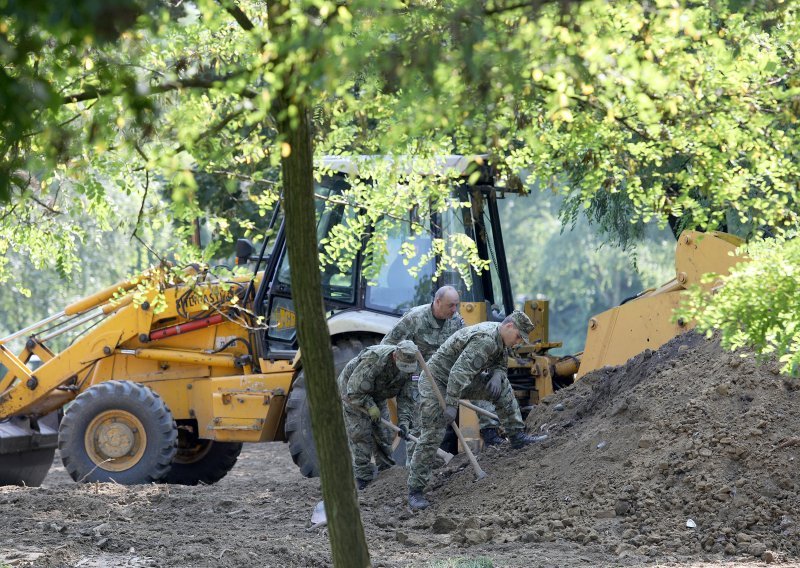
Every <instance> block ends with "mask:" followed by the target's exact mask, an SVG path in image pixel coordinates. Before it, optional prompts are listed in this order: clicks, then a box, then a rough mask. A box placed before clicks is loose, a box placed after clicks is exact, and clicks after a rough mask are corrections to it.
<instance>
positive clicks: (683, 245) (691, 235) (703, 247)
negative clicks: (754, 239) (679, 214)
mask: <svg viewBox="0 0 800 568" xmlns="http://www.w3.org/2000/svg"><path fill="white" fill-rule="evenodd" d="M743 243H744V241H742V240H741V239H738V238H737V237H734V236H733V235H727V234H723V233H716V232H711V233H699V232H697V231H684V232H683V233H681V236H680V237H679V238H678V246H677V248H676V250H675V272H676V274H677V279H678V282H680V283H681V284H682V285H683V286H684V287H689V286H690V285H692V284H700V279H701V277H702V276H703V274H706V273H709V272H713V273H715V274H728V273H729V272H730V269H731V268H732V267H733V266H734V265H736V264H737V263H739V262H742V261H745V260H747V259H746V257H744V256H736V255H734V252H735V251H736V248H737V247H738V246H740V245H742V244H743ZM711 285H712V284H706V285H705V286H706V287H709V286H711Z"/></svg>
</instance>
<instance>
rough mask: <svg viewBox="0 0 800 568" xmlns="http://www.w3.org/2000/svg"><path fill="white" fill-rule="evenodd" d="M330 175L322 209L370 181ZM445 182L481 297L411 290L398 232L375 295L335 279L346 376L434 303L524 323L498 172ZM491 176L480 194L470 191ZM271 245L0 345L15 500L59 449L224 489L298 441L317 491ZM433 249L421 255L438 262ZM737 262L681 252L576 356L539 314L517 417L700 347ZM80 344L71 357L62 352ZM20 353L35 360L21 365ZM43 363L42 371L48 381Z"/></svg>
mask: <svg viewBox="0 0 800 568" xmlns="http://www.w3.org/2000/svg"><path fill="white" fill-rule="evenodd" d="M324 167H325V169H326V171H328V172H331V173H330V175H326V176H324V177H323V178H322V180H321V181H320V182H319V184H318V187H317V188H316V191H317V193H318V194H321V195H323V197H331V196H335V195H336V194H340V193H341V192H342V191H344V190H345V189H346V188H347V187H348V184H347V180H348V178H349V177H352V176H357V175H358V171H357V164H354V163H353V162H349V161H346V160H341V159H336V160H330V161H328V162H327V163H326V164H324ZM441 167H442V168H444V169H446V170H448V171H451V172H452V171H456V172H458V173H459V174H461V175H462V176H463V177H461V178H460V179H459V180H456V181H454V187H453V192H454V194H455V195H456V197H458V199H459V200H460V201H462V202H469V203H470V204H471V207H468V208H461V209H456V210H453V211H450V212H447V213H443V214H440V215H437V217H436V218H435V219H434V220H433V222H432V224H431V234H432V235H433V236H434V237H442V236H444V234H445V233H464V234H466V235H467V236H469V237H471V238H473V239H475V241H476V243H477V245H478V251H479V254H480V255H481V257H482V258H484V259H487V260H491V261H492V262H491V268H490V269H489V270H487V271H484V272H483V273H482V274H475V275H474V277H473V278H472V282H471V283H470V284H469V285H467V284H466V283H465V282H464V281H463V280H462V279H460V278H459V277H457V276H456V275H453V274H450V273H445V274H444V275H443V276H442V277H441V278H439V279H438V280H437V281H434V280H433V279H432V275H433V274H434V271H435V265H434V261H431V263H430V265H429V266H426V267H423V269H422V271H421V273H420V274H419V275H418V276H417V277H411V276H410V275H409V274H408V272H407V271H406V270H405V267H404V266H403V263H402V258H400V256H399V250H400V245H401V244H402V243H403V242H404V241H405V240H406V239H407V237H408V234H407V233H405V232H404V231H405V229H400V230H398V231H395V232H394V233H393V234H391V235H390V238H389V240H388V242H387V248H388V250H389V256H388V258H387V260H386V262H385V264H384V266H383V268H382V270H381V273H380V274H379V275H378V277H377V278H376V279H375V282H374V283H373V284H374V285H370V286H367V285H366V281H365V279H364V277H363V275H362V274H361V270H360V266H361V264H362V262H363V260H364V259H363V258H362V257H359V259H358V260H357V262H355V263H354V264H353V266H352V267H351V268H349V269H348V270H345V271H340V270H334V271H331V270H325V271H323V273H322V276H323V279H322V282H323V296H324V300H325V303H326V307H327V310H328V313H329V314H330V317H329V320H328V326H329V330H330V334H331V340H332V344H333V351H334V360H335V364H336V368H337V372H338V370H339V369H341V368H342V367H343V366H344V364H345V363H346V362H347V361H348V360H349V359H350V358H352V357H353V356H355V355H356V354H357V353H358V352H359V351H360V350H361V349H362V348H363V347H364V346H366V345H369V344H373V343H377V342H379V341H380V339H381V337H382V336H383V335H384V334H385V333H386V332H387V331H388V330H389V329H390V328H391V326H392V325H393V324H394V323H395V322H396V321H397V318H398V317H399V315H401V314H402V312H403V311H404V310H406V309H408V308H410V307H412V306H414V305H417V304H422V303H426V302H429V301H430V297H431V293H432V291H433V290H434V288H435V287H438V286H441V285H444V284H451V285H454V286H456V287H457V288H458V289H459V291H460V293H461V297H462V305H461V313H462V315H463V316H464V319H465V321H466V323H467V324H472V323H477V322H480V321H486V320H493V319H494V320H497V319H502V317H503V316H504V314H505V313H509V312H510V310H512V309H513V301H512V295H511V286H510V283H509V279H508V270H507V266H506V259H505V253H504V248H503V241H502V235H501V231H500V223H499V219H498V211H497V199H498V198H501V197H502V190H501V189H498V188H496V187H495V186H494V179H493V177H492V174H491V171H490V170H489V169H488V168H486V167H485V166H483V167H480V166H477V164H476V163H475V162H473V161H472V160H470V159H467V158H464V157H460V156H454V157H449V158H447V159H446V160H444V162H443V164H441ZM476 167H477V168H478V171H480V173H481V175H480V177H479V178H478V179H477V180H476V179H474V177H471V176H468V174H470V173H471V172H473V171H474V169H475V168H476ZM331 203H333V205H330V204H331ZM328 204H329V205H328V206H325V207H320V208H319V211H318V213H319V214H318V227H317V238H318V240H319V239H321V238H322V237H324V236H325V235H327V234H328V233H329V232H330V231H331V230H332V229H333V228H334V227H335V226H336V225H337V224H339V223H346V222H347V219H348V216H349V215H353V214H355V213H353V212H352V211H348V210H347V209H345V208H344V206H343V205H341V204H337V200H328ZM268 229H269V230H268V232H267V234H270V235H273V237H272V238H270V239H266V240H265V242H264V244H263V246H262V247H261V250H260V252H258V253H257V254H256V253H255V249H254V248H253V247H252V245H251V244H250V243H248V242H246V241H240V242H239V243H237V257H238V258H239V259H240V260H241V261H248V260H250V261H255V268H254V270H253V274H252V276H245V277H239V278H234V279H231V280H227V281H221V280H218V279H215V278H213V277H212V276H211V275H210V274H209V273H207V272H202V271H200V272H198V271H197V270H195V269H193V268H187V269H186V270H185V271H184V272H182V273H181V274H179V275H178V276H177V277H176V276H175V275H174V273H170V274H169V275H168V274H167V273H166V272H164V271H163V269H154V270H152V271H151V272H150V273H147V274H144V275H142V276H140V277H138V278H134V279H131V280H129V281H127V282H122V283H119V284H116V285H113V286H110V287H108V288H106V289H105V290H102V291H99V292H97V293H95V294H93V295H91V296H89V297H87V298H84V299H82V300H80V301H78V302H75V303H73V304H71V305H70V306H67V307H66V308H65V309H64V310H63V311H61V312H59V313H57V314H54V315H53V316H51V317H48V318H45V319H44V320H42V321H40V322H38V323H36V324H33V325H31V326H29V327H27V328H26V329H23V330H21V331H18V332H16V333H14V334H12V335H10V336H8V337H5V338H2V339H0V483H2V484H27V485H38V484H40V483H41V482H42V480H43V479H44V477H45V475H46V473H47V470H48V469H49V467H50V465H51V462H52V460H53V455H54V452H55V449H56V447H58V449H59V450H60V453H61V459H62V461H63V463H64V466H65V467H66V470H67V471H68V472H69V474H70V475H71V476H72V478H73V479H74V480H76V481H79V482H89V481H110V480H113V481H115V482H118V483H123V484H136V483H149V482H168V483H181V484H197V483H213V482H216V481H218V480H219V479H221V478H222V477H223V476H224V475H225V474H226V473H227V472H228V471H229V470H230V469H231V467H233V465H234V464H235V462H236V459H237V457H238V454H239V452H240V450H241V445H242V443H243V442H264V441H287V442H288V444H289V448H290V451H291V453H292V457H293V458H294V460H295V463H297V465H298V466H299V467H300V469H301V471H302V473H303V474H304V475H306V476H313V475H316V474H317V473H318V466H317V458H316V449H315V448H314V443H313V438H312V436H311V422H310V415H309V409H308V403H307V400H306V396H305V378H304V374H303V369H302V365H301V364H300V361H299V358H298V357H297V353H298V348H299V346H298V345H297V338H296V333H295V331H296V330H295V312H294V308H293V304H292V282H291V278H290V272H289V265H288V257H287V255H286V247H285V237H284V231H283V226H282V214H281V212H280V209H277V210H276V211H275V214H274V215H273V217H272V219H271V222H270V226H269V227H268ZM423 241H424V239H419V240H418V241H417V245H418V246H422V247H423V248H424V244H425V243H424V242H423ZM428 244H430V242H428ZM737 244H738V241H737V240H736V239H735V238H733V237H730V236H727V235H723V234H707V235H700V234H697V233H685V234H684V235H682V236H681V237H680V239H679V242H678V252H677V254H676V278H675V280H674V281H672V282H671V283H669V284H666V285H664V286H662V287H660V288H659V289H656V290H651V291H648V292H646V293H644V294H642V295H640V296H638V297H636V298H634V299H632V300H631V301H629V302H627V303H625V304H623V305H622V306H619V307H617V308H614V309H612V310H610V311H608V312H605V313H603V314H600V315H598V316H595V317H594V318H592V320H591V322H590V324H589V330H588V335H587V343H586V348H585V350H584V352H583V353H582V354H579V355H577V356H570V357H555V356H551V355H549V354H548V351H549V350H550V349H553V348H555V347H560V345H561V344H560V343H551V342H549V338H548V331H547V330H548V326H547V323H548V313H547V302H546V301H537V302H528V303H527V304H526V305H525V307H524V309H525V311H526V312H527V313H528V314H529V315H530V316H531V318H532V319H533V320H534V321H535V322H537V324H538V325H537V327H536V329H535V330H534V332H533V333H532V334H531V338H530V339H531V341H532V343H533V345H532V346H529V347H526V348H524V349H521V350H519V351H518V352H516V353H515V354H514V357H512V358H511V359H510V365H509V367H510V371H509V378H510V380H511V382H512V385H513V386H514V388H515V391H516V393H517V396H518V398H519V400H520V405H521V406H522V407H527V406H530V405H531V404H535V403H536V402H538V400H539V399H541V398H542V397H544V396H547V395H548V394H550V393H552V392H553V390H554V389H556V388H559V387H560V386H564V385H566V384H570V383H571V382H572V381H573V380H574V378H575V376H576V373H577V374H578V376H581V375H583V374H585V373H586V372H588V371H589V370H591V369H594V368H597V367H600V366H603V365H613V364H618V363H622V362H624V361H625V360H626V359H627V358H628V357H630V356H632V355H635V354H636V353H638V352H640V351H642V350H643V349H645V348H648V347H649V348H652V349H655V348H657V347H658V346H660V345H661V344H663V343H664V342H666V341H667V340H669V339H670V338H671V337H673V336H675V335H676V334H678V333H681V332H683V331H685V330H686V329H688V328H689V326H690V324H689V323H687V322H678V323H672V322H671V310H672V308H674V306H675V305H677V301H678V297H679V295H680V291H681V290H682V289H684V288H685V287H686V286H688V285H690V284H694V283H698V282H699V277H700V275H701V274H703V273H705V272H712V271H713V272H717V273H725V272H727V270H728V268H729V267H730V266H731V265H732V264H733V263H734V262H735V261H736V260H737V259H736V258H735V257H733V256H730V255H729V253H730V252H732V251H733V250H734V249H735V248H736V245H737ZM146 282H151V283H152V282H158V283H159V288H158V289H156V288H150V289H148V288H147V287H145V286H143V284H144V283H146ZM260 318H263V321H266V322H267V323H268V325H260V324H259V323H258V322H259V321H261V319H260ZM65 338H68V340H69V342H68V343H67V344H66V347H64V348H62V349H60V350H56V349H55V348H54V347H53V345H54V343H55V342H56V341H57V340H58V341H61V342H62V343H63V340H64V339H65ZM15 343H22V344H23V345H22V346H21V347H20V348H19V349H17V350H16V351H12V349H11V347H10V346H11V345H13V344H15ZM34 357H38V359H40V360H41V365H40V366H38V368H36V369H35V370H34V369H33V365H32V364H31V361H32V358H34ZM331 403H332V404H337V403H338V402H337V401H332V402H331ZM59 417H60V420H59ZM461 421H462V423H463V424H464V428H462V429H463V430H464V433H465V434H466V435H467V436H471V437H472V438H473V439H477V438H478V433H477V420H476V419H475V415H474V413H471V411H462V413H461Z"/></svg>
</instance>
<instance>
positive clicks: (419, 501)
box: [408, 491, 430, 511]
mask: <svg viewBox="0 0 800 568" xmlns="http://www.w3.org/2000/svg"><path fill="white" fill-rule="evenodd" d="M408 506H409V507H411V510H412V511H419V510H422V509H427V508H428V507H429V506H430V501H428V500H427V499H425V495H423V494H422V491H409V492H408Z"/></svg>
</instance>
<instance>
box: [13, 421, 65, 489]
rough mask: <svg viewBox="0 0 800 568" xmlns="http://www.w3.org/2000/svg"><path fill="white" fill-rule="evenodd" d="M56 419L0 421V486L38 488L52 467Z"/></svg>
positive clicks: (56, 439) (56, 428)
mask: <svg viewBox="0 0 800 568" xmlns="http://www.w3.org/2000/svg"><path fill="white" fill-rule="evenodd" d="M57 446H58V416H57V413H55V412H53V413H51V414H48V415H47V416H45V417H43V418H39V419H34V418H28V417H26V416H12V417H11V418H8V419H6V420H3V421H1V422H0V485H27V486H29V487H38V486H39V485H41V484H42V481H44V478H45V477H46V476H47V472H48V471H49V470H50V466H51V465H52V464H53V455H54V454H55V451H56V447H57Z"/></svg>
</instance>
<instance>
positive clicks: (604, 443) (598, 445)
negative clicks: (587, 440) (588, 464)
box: [597, 440, 608, 450]
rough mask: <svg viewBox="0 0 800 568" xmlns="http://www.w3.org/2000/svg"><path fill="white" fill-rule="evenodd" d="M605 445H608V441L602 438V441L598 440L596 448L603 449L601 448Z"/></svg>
mask: <svg viewBox="0 0 800 568" xmlns="http://www.w3.org/2000/svg"><path fill="white" fill-rule="evenodd" d="M607 445H608V442H606V441H605V440H603V441H602V442H600V443H599V444H597V449H598V450H602V449H603V448H605V447H606V446H607Z"/></svg>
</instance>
